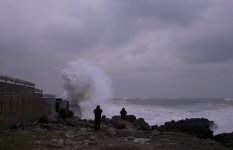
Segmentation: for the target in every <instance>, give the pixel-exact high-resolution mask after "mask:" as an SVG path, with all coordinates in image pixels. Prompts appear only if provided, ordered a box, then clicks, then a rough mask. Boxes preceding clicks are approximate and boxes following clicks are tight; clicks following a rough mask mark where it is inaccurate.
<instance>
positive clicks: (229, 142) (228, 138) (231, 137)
mask: <svg viewBox="0 0 233 150" xmlns="http://www.w3.org/2000/svg"><path fill="white" fill-rule="evenodd" d="M213 139H214V140H215V141H217V142H219V143H222V144H224V145H226V146H227V147H231V148H233V132H232V133H222V134H218V135H215V136H214V137H213Z"/></svg>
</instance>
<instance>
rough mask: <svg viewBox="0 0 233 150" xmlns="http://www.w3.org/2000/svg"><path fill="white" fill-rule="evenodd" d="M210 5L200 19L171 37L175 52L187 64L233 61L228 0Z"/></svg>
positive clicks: (232, 30) (230, 4) (232, 26)
mask: <svg viewBox="0 0 233 150" xmlns="http://www.w3.org/2000/svg"><path fill="white" fill-rule="evenodd" d="M224 2H225V3H216V4H213V5H212V7H211V8H209V9H207V10H206V12H205V15H204V17H203V19H201V20H200V21H199V22H198V23H196V24H195V25H193V26H192V27H191V28H189V29H188V30H186V31H183V32H182V31H181V32H182V33H178V32H176V33H175V34H178V35H179V36H174V37H173V38H174V39H173V40H174V43H175V45H174V49H177V50H176V51H177V55H178V56H179V57H180V58H181V59H182V60H184V61H185V62H189V63H221V62H228V61H232V60H233V51H232V49H233V43H232V40H231V37H232V36H233V21H232V18H231V16H230V15H229V14H230V13H232V9H231V6H232V5H233V3H232V2H230V1H227V2H226V1H224Z"/></svg>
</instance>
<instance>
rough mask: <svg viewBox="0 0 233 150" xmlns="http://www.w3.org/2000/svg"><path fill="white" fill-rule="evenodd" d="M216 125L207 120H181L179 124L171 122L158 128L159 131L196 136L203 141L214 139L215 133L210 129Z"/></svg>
mask: <svg viewBox="0 0 233 150" xmlns="http://www.w3.org/2000/svg"><path fill="white" fill-rule="evenodd" d="M212 125H214V122H213V121H209V120H208V119H205V118H191V119H185V120H179V121H177V122H175V121H170V122H166V123H165V124H164V125H162V126H160V127H158V128H157V130H158V131H169V132H170V131H171V132H182V133H186V134H190V135H193V136H196V137H198V138H201V139H206V138H212V137H213V131H211V130H210V127H211V126H212Z"/></svg>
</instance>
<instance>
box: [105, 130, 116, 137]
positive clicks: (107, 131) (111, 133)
mask: <svg viewBox="0 0 233 150" xmlns="http://www.w3.org/2000/svg"><path fill="white" fill-rule="evenodd" d="M106 134H107V135H110V136H115V135H116V134H117V132H116V129H114V128H108V129H107V130H106Z"/></svg>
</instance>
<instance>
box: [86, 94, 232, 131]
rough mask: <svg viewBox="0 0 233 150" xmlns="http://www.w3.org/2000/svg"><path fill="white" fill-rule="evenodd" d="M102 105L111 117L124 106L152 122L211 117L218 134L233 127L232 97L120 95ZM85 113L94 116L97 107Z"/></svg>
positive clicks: (90, 117)
mask: <svg viewBox="0 0 233 150" xmlns="http://www.w3.org/2000/svg"><path fill="white" fill-rule="evenodd" d="M100 106H101V107H102V109H103V115H106V116H107V117H109V118H110V117H112V116H113V115H120V110H121V108H123V107H124V108H125V109H126V111H127V112H128V114H129V115H130V114H132V115H135V116H136V117H137V118H144V119H145V121H146V122H148V123H149V124H150V125H162V124H164V123H165V122H167V121H171V120H175V121H177V120H180V119H185V118H207V119H209V120H211V121H214V122H215V124H216V125H217V126H215V127H214V128H213V129H212V130H213V131H214V134H219V133H223V132H225V133H228V132H232V131H233V99H230V98H228V99H224V98H215V99H211V98H209V99H207V98H205V99H201V98H199V99H192V98H173V99H165V98H164V99H156V98H150V99H145V98H144V99H139V98H134V99H133V98H132V99H120V98H119V99H113V100H110V101H109V102H108V103H104V104H100ZM93 109H94V108H93ZM83 117H84V118H87V119H93V110H90V108H89V109H85V110H83Z"/></svg>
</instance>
